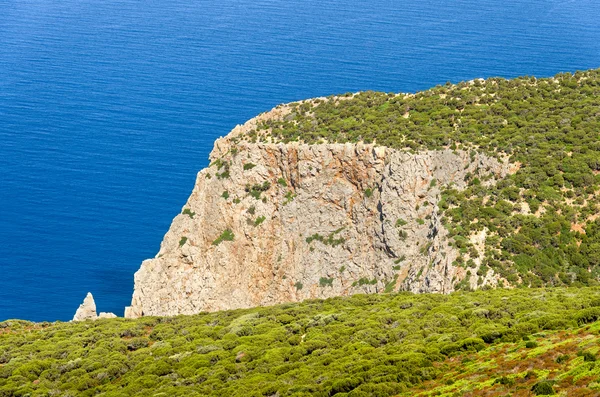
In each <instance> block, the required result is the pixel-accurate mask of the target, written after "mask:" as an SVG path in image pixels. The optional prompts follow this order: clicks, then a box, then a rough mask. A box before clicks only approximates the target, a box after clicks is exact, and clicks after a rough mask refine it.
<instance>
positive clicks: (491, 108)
mask: <svg viewBox="0 0 600 397" xmlns="http://www.w3.org/2000/svg"><path fill="white" fill-rule="evenodd" d="M240 139H244V140H248V141H258V140H263V139H264V140H267V139H268V140H270V141H281V142H290V141H302V142H306V143H310V144H318V143H322V142H330V143H331V142H365V143H376V144H377V145H383V146H388V147H391V148H396V149H400V150H406V151H410V152H417V151H419V150H425V149H430V150H440V149H451V150H466V151H468V152H469V154H470V156H471V158H472V159H474V158H475V156H476V154H477V152H481V153H485V154H487V155H490V156H494V157H497V158H499V159H504V158H507V159H508V160H509V161H510V162H511V163H512V164H513V168H514V170H515V172H514V173H513V174H512V175H510V176H508V177H506V178H504V179H503V180H500V181H499V182H498V183H496V184H495V185H493V186H488V185H487V184H486V183H485V182H486V180H487V179H489V178H490V177H491V176H490V175H489V173H487V174H486V170H477V171H476V172H474V173H471V174H469V175H467V178H466V182H467V183H468V187H467V189H466V190H463V191H459V190H456V189H453V188H452V187H443V193H442V197H441V203H440V209H441V211H442V212H443V214H444V218H443V222H444V223H445V225H446V227H447V229H448V230H449V231H450V238H452V239H453V240H454V242H455V246H457V247H458V248H459V249H460V252H461V255H462V257H461V260H460V261H459V263H468V261H469V260H472V259H474V257H481V258H482V263H483V265H482V266H481V267H480V268H479V269H478V272H479V273H480V275H485V274H486V273H487V272H488V270H490V269H492V270H493V271H494V272H495V273H496V274H498V275H500V276H501V277H502V279H503V281H504V282H506V283H508V284H509V285H515V286H517V285H522V286H533V287H535V286H542V285H546V286H561V285H565V286H566V285H575V286H578V285H579V286H580V285H596V284H597V283H598V279H599V277H600V218H599V217H598V216H597V214H598V212H599V206H600V194H599V193H600V70H591V71H586V72H577V73H574V74H570V73H561V74H558V75H556V76H555V77H553V78H544V79H536V78H534V77H521V78H516V79H512V80H506V79H503V78H490V79H487V80H473V81H470V82H461V83H459V84H456V85H451V84H446V85H443V86H436V87H434V88H432V89H430V90H427V91H423V92H418V93H416V94H388V93H379V92H362V93H358V94H345V95H342V96H330V97H328V98H325V99H316V100H311V101H304V102H300V103H295V104H292V105H291V113H290V115H288V116H287V117H285V118H284V119H281V120H269V121H266V122H263V123H262V124H261V125H260V126H259V128H258V129H257V130H254V131H251V132H249V133H248V134H246V135H245V136H243V137H241V138H240ZM435 185H437V182H434V181H432V182H431V186H430V187H431V188H433V187H435ZM372 194H373V191H372V190H371V189H367V190H366V191H365V197H367V198H369V197H370V196H371V195H372ZM419 223H424V221H423V220H420V221H419ZM482 231H485V232H486V236H487V237H486V242H485V249H484V250H483V252H476V251H474V250H472V248H473V246H472V244H471V242H470V241H469V238H470V237H471V236H472V235H474V234H476V233H480V232H482Z"/></svg>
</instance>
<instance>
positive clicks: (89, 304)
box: [73, 292, 117, 321]
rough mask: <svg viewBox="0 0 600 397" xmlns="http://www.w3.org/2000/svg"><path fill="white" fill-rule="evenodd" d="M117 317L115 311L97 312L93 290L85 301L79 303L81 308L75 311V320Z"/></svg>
mask: <svg viewBox="0 0 600 397" xmlns="http://www.w3.org/2000/svg"><path fill="white" fill-rule="evenodd" d="M115 317H117V316H116V315H115V314H114V313H105V312H101V313H100V314H98V315H97V314H96V302H95V301H94V297H93V296H92V293H91V292H88V293H87V295H86V296H85V299H84V300H83V303H82V304H81V305H79V308H78V309H77V311H76V312H75V316H74V317H73V321H84V320H97V319H99V318H115Z"/></svg>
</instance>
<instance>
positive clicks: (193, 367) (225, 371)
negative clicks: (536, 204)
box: [0, 288, 600, 397]
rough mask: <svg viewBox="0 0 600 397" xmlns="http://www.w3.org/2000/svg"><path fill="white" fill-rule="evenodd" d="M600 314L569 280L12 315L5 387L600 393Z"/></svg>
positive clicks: (220, 392) (86, 392)
mask: <svg viewBox="0 0 600 397" xmlns="http://www.w3.org/2000/svg"><path fill="white" fill-rule="evenodd" d="M599 319H600V289H598V288H581V289H578V288H556V289H515V290H506V289H498V290H489V291H476V292H455V293H452V294H448V295H443V294H412V293H407V292H403V293H398V294H370V295H362V294H359V295H354V296H352V297H338V298H330V299H327V300H310V301H306V302H303V303H294V304H284V305H279V306H272V307H262V308H253V309H243V310H235V311H223V312H216V313H204V314H198V315H193V316H177V317H143V318H140V319H135V320H128V319H101V320H96V321H86V322H78V323H40V324H34V323H28V322H25V321H15V320H13V321H6V322H2V323H0V396H2V397H12V396H53V395H60V396H106V397H109V396H240V397H259V396H271V397H275V396H277V397H283V396H296V397H300V396H317V397H329V396H336V397H346V396H347V397H389V396H395V395H401V396H414V395H422V396H426V395H443V396H456V395H460V396H482V395H487V396H506V395H514V396H531V395H535V394H536V393H538V392H541V391H544V390H545V391H546V392H547V391H553V392H557V393H561V394H560V395H564V396H567V395H568V396H593V395H598V394H599V393H600V361H596V359H597V357H598V351H599V349H600V322H599V321H598V320H599ZM532 390H533V391H532ZM538 394H539V393H538Z"/></svg>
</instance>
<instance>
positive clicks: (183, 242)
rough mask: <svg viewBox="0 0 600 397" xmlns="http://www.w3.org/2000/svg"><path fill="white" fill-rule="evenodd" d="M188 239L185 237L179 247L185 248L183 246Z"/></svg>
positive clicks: (180, 241)
mask: <svg viewBox="0 0 600 397" xmlns="http://www.w3.org/2000/svg"><path fill="white" fill-rule="evenodd" d="M187 240H188V238H187V237H185V236H183V237H182V238H181V240H179V246H180V247H183V245H184V244H185V243H186V242H187Z"/></svg>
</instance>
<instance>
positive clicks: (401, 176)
mask: <svg viewBox="0 0 600 397" xmlns="http://www.w3.org/2000/svg"><path fill="white" fill-rule="evenodd" d="M288 113H289V107H288V106H285V105H282V106H279V107H277V108H275V109H273V110H272V111H270V112H267V113H263V114H261V115H260V116H258V117H256V118H254V119H252V120H250V121H248V122H247V123H246V124H244V125H241V126H237V127H236V128H235V129H234V130H233V131H232V132H231V133H230V134H229V135H227V136H226V137H224V138H220V139H218V140H217V141H216V143H215V146H214V149H213V151H212V153H211V154H210V160H211V165H210V166H209V167H207V168H206V169H204V170H202V171H200V172H199V174H198V176H197V179H196V184H195V186H194V189H193V191H192V193H191V195H190V197H189V199H188V201H187V203H186V204H185V205H184V207H183V209H182V212H181V214H179V215H178V216H177V217H175V219H174V220H173V222H172V225H171V227H170V229H169V231H168V232H167V234H166V235H165V237H164V240H163V242H162V243H161V247H160V251H159V252H158V254H157V255H156V257H155V258H153V259H149V260H146V261H144V262H143V263H142V266H141V268H140V269H139V270H138V271H137V272H136V274H135V289H134V293H133V299H132V302H131V306H129V307H127V308H126V311H125V316H126V317H133V318H135V317H140V316H145V315H177V314H193V313H198V312H202V311H216V310H225V309H235V308H246V307H252V306H258V305H269V304H276V303H281V302H296V301H302V300H305V299H309V298H327V297H332V296H339V295H350V294H355V293H378V292H392V291H398V290H407V291H413V292H440V293H449V292H451V291H453V290H454V286H455V285H456V284H457V283H459V282H463V283H468V285H470V286H472V287H473V288H475V287H477V280H478V278H477V275H476V272H477V270H478V267H479V266H480V259H479V258H475V261H474V262H475V266H476V267H475V268H474V269H471V270H470V271H467V270H466V269H465V268H464V267H460V266H456V264H455V263H453V262H454V261H455V259H456V258H457V255H458V254H457V249H456V248H455V247H452V246H451V245H450V244H449V241H448V238H447V231H446V229H445V228H444V226H443V225H442V222H441V216H440V211H439V208H438V203H439V200H440V192H441V190H442V189H444V188H445V187H447V186H449V185H452V186H453V187H455V188H456V189H462V188H464V187H465V186H466V183H465V180H466V179H467V178H466V176H467V175H468V174H469V175H470V174H473V173H478V174H480V175H485V176H487V178H486V179H487V181H486V182H485V183H486V184H488V185H491V184H494V183H495V182H496V181H497V180H498V179H500V178H503V177H504V176H505V175H507V174H508V173H510V172H511V171H514V168H511V165H510V164H509V163H508V161H502V160H498V159H496V158H492V157H488V156H486V155H484V154H480V153H478V154H473V153H469V152H468V151H463V150H451V149H445V150H428V151H420V152H409V151H406V150H398V149H392V148H388V147H385V146H380V145H377V144H363V143H344V144H338V143H321V144H316V145H315V144H311V145H309V144H304V143H302V142H291V143H281V142H258V143H256V142H254V143H253V142H248V141H244V140H243V139H240V137H242V136H244V135H245V134H246V133H248V131H254V130H255V129H256V128H257V125H259V124H260V123H263V122H264V121H265V120H272V119H281V118H285V117H286V116H287V114H288ZM485 237H486V234H485V230H484V231H483V232H482V233H479V234H478V235H474V236H472V244H473V246H474V247H475V249H478V248H479V249H482V247H483V241H484V240H485ZM465 280H466V281H465ZM498 280H499V277H498V276H497V275H496V274H494V272H493V271H492V270H491V269H487V270H486V273H485V275H484V277H483V283H481V282H480V286H481V285H489V286H495V285H496V284H497V283H498Z"/></svg>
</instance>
